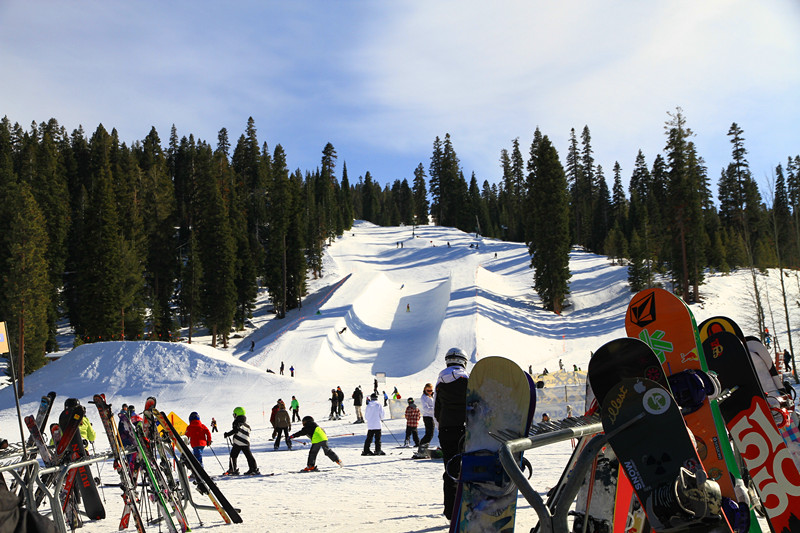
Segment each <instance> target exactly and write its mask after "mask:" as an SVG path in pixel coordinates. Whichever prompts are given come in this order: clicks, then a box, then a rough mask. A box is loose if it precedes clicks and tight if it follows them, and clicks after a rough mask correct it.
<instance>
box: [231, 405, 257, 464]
mask: <svg viewBox="0 0 800 533" xmlns="http://www.w3.org/2000/svg"><path fill="white" fill-rule="evenodd" d="M224 436H225V438H226V439H227V438H229V437H233V439H232V442H233V446H231V456H230V465H229V467H228V471H227V472H226V473H227V474H228V475H230V476H238V475H239V469H238V468H236V459H237V458H238V457H239V453H243V454H244V456H245V458H246V459H247V466H248V470H247V472H245V475H246V476H251V475H254V474H259V473H260V472H259V471H258V465H257V464H256V459H255V457H253V453H252V452H251V451H250V426H249V425H248V424H247V417H246V416H245V414H244V408H242V407H237V408H235V409H234V410H233V424H232V427H231V430H230V431H226V432H225V433H224Z"/></svg>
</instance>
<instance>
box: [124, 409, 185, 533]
mask: <svg viewBox="0 0 800 533" xmlns="http://www.w3.org/2000/svg"><path fill="white" fill-rule="evenodd" d="M122 421H123V424H125V427H126V429H127V430H128V431H129V432H130V434H131V435H132V436H133V438H134V439H135V440H136V449H137V450H138V452H139V460H140V461H141V463H142V465H143V466H144V469H145V472H146V473H147V479H148V481H149V483H150V487H151V488H152V491H153V494H154V495H155V497H156V499H157V500H158V509H159V512H160V514H161V516H162V517H163V518H164V523H165V524H166V525H167V529H168V530H169V532H170V533H177V531H178V526H176V525H175V520H173V517H172V514H171V511H170V508H172V510H173V511H174V512H175V515H176V516H175V518H177V519H178V522H179V523H180V527H181V530H182V531H188V530H189V528H188V524H187V523H186V518H185V517H184V516H183V509H182V508H181V507H180V504H179V503H178V502H175V501H174V500H173V498H172V497H171V494H170V492H169V488H168V487H167V486H166V483H165V481H164V478H163V476H161V475H160V473H161V472H160V471H159V470H158V466H157V465H156V462H155V460H153V458H152V455H151V454H150V451H149V449H148V448H147V442H146V439H145V436H144V432H143V430H142V423H141V422H139V423H137V424H136V425H135V426H134V424H133V422H132V421H131V420H130V419H129V418H127V417H125V418H122Z"/></svg>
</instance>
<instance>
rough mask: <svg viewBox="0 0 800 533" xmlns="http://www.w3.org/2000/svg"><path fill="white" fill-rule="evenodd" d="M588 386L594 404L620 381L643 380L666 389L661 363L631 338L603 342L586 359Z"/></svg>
mask: <svg viewBox="0 0 800 533" xmlns="http://www.w3.org/2000/svg"><path fill="white" fill-rule="evenodd" d="M588 374H589V384H590V385H591V387H592V391H593V392H594V396H595V398H596V399H597V403H598V405H603V401H604V400H605V397H606V394H607V393H608V391H609V389H611V388H612V387H613V386H614V385H615V384H616V383H617V382H618V381H619V380H620V379H623V378H647V379H650V380H652V381H655V382H656V383H658V384H659V385H661V386H662V387H664V388H665V389H667V390H669V385H668V384H667V378H666V377H665V375H664V369H663V368H662V367H661V362H660V361H659V360H658V357H657V356H656V354H655V353H654V352H653V349H652V348H650V347H649V346H648V345H647V344H645V343H644V342H643V341H640V340H639V339H634V338H632V337H622V338H620V339H614V340H613V341H610V342H607V343H605V344H604V345H602V346H601V347H600V348H598V349H597V350H595V352H594V354H593V355H592V358H591V359H589V372H588Z"/></svg>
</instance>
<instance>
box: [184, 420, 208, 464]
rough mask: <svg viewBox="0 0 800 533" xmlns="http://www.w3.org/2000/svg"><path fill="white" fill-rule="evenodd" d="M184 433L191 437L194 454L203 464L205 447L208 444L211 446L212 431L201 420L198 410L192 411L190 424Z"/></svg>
mask: <svg viewBox="0 0 800 533" xmlns="http://www.w3.org/2000/svg"><path fill="white" fill-rule="evenodd" d="M183 434H184V435H186V436H187V437H189V445H190V446H191V447H192V454H193V455H194V456H195V457H196V458H197V461H198V462H199V463H200V464H201V465H202V464H203V449H204V448H205V447H206V446H211V432H210V431H209V430H208V428H207V427H206V426H205V424H203V423H202V422H200V415H198V414H197V411H192V413H191V414H190V415H189V425H188V426H186V430H185V431H184V432H183Z"/></svg>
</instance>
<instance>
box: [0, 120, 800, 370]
mask: <svg viewBox="0 0 800 533" xmlns="http://www.w3.org/2000/svg"><path fill="white" fill-rule="evenodd" d="M668 116H669V118H668V120H667V121H666V123H665V134H666V140H665V146H664V150H663V153H659V154H656V155H655V156H654V157H653V159H652V161H651V162H648V161H647V159H646V157H645V155H644V154H643V153H642V151H641V150H639V152H638V154H637V155H636V157H635V160H634V163H633V168H632V170H631V171H630V174H629V185H628V188H627V193H626V190H625V188H624V187H623V185H622V177H623V169H622V166H621V165H620V164H619V163H618V162H616V163H615V164H614V166H613V167H612V169H611V176H610V181H611V183H612V187H611V189H609V187H608V178H607V177H606V172H605V171H604V169H603V168H602V167H601V166H600V165H599V164H597V163H596V161H595V157H594V151H593V149H592V141H591V133H590V131H589V128H588V126H585V127H584V128H583V129H582V131H581V132H580V135H578V134H577V133H576V131H575V130H574V129H573V130H571V132H570V137H569V143H568V146H567V147H566V150H565V157H564V160H563V163H562V161H561V158H560V157H559V154H558V151H557V150H556V148H555V147H554V146H553V144H552V142H551V141H550V140H549V138H548V137H547V136H546V135H543V134H542V133H541V132H540V131H539V129H538V128H537V129H536V130H535V131H534V134H533V138H532V140H531V144H530V147H529V148H528V149H527V157H526V156H523V148H522V145H521V143H520V140H519V139H518V138H517V139H514V140H513V141H512V143H511V146H510V147H509V148H504V149H502V150H501V151H500V156H499V168H500V171H501V173H502V174H501V179H500V180H499V181H498V182H496V183H489V181H488V180H483V181H482V184H481V185H479V181H478V178H477V177H476V175H475V173H474V172H473V173H472V174H471V176H470V179H469V181H467V180H466V178H465V175H464V171H463V169H462V166H461V163H460V161H459V158H458V156H457V154H456V150H455V148H454V146H453V142H452V139H451V138H450V135H449V134H445V135H444V137H443V138H440V137H436V139H435V140H434V142H433V147H432V152H431V157H430V160H429V162H428V165H427V169H426V166H425V165H424V164H423V163H422V162H420V164H419V165H418V166H417V167H416V168H415V169H414V170H413V177H410V180H409V179H402V180H395V181H394V182H393V183H391V184H388V183H387V184H386V185H384V186H383V187H381V185H380V184H379V183H378V182H377V181H376V180H375V179H374V178H373V177H372V176H371V174H370V172H366V173H365V174H364V176H359V177H358V179H357V180H356V182H355V183H353V184H351V182H350V180H349V177H348V174H347V165H346V163H344V164H342V166H341V172H339V171H338V169H337V154H336V150H335V148H334V147H333V145H332V144H330V143H328V144H326V145H325V146H324V148H323V149H322V153H321V159H320V165H319V166H318V167H317V168H316V169H314V170H305V171H303V170H300V169H296V170H294V171H292V170H290V169H289V168H288V166H287V162H286V153H285V152H284V150H283V148H282V146H281V145H280V144H277V145H275V147H274V148H273V149H269V147H268V146H267V143H266V142H264V143H261V142H259V140H258V138H257V131H256V127H255V123H254V121H253V119H252V118H251V119H249V120H248V121H247V124H246V127H245V131H244V133H243V134H242V135H241V136H240V137H239V138H238V140H237V141H236V143H235V145H234V144H233V143H232V142H231V141H230V139H229V137H228V132H227V130H226V129H225V128H223V129H221V130H220V131H219V133H218V136H217V139H216V143H214V144H213V145H212V144H211V143H209V142H207V141H204V140H200V139H195V138H194V136H193V135H188V136H183V137H180V138H179V137H178V134H177V131H176V128H175V127H174V126H173V128H172V130H171V132H170V137H169V140H168V142H167V144H166V146H164V145H162V142H161V139H160V138H159V135H158V133H157V132H156V130H155V129H152V130H151V131H150V132H149V134H148V135H147V136H146V137H145V138H144V139H142V140H141V141H136V142H133V143H132V144H131V145H130V146H128V145H127V144H126V143H124V142H121V141H120V139H119V136H118V134H117V132H116V130H114V129H112V130H111V131H110V132H109V131H108V130H106V129H105V127H104V126H103V125H99V126H98V127H97V129H96V130H95V131H94V133H92V134H91V135H90V136H88V135H87V134H86V133H85V132H84V131H83V129H82V128H78V129H76V130H74V131H73V132H71V133H68V132H67V131H66V129H65V128H64V127H62V126H60V125H59V124H58V122H57V121H56V120H55V119H51V120H49V121H47V122H42V123H38V124H37V123H36V122H34V123H32V124H31V126H30V128H29V129H27V130H26V129H24V128H22V127H21V126H20V125H19V124H13V125H12V124H11V123H10V122H9V120H8V119H7V118H3V119H2V121H0V190H2V191H3V194H4V201H3V202H0V235H2V238H0V317H3V318H4V319H5V320H6V322H7V324H8V327H9V333H10V335H9V337H10V340H11V345H12V347H13V349H14V350H15V353H20V362H21V363H23V362H24V366H23V367H22V368H23V370H24V372H25V373H28V372H30V371H32V370H35V369H36V368H38V367H40V366H42V365H43V364H44V362H45V354H46V353H47V352H50V351H54V350H56V349H57V348H58V346H57V343H56V324H57V322H58V321H59V320H60V319H61V317H68V319H69V322H70V325H71V326H72V328H73V329H74V331H75V334H76V339H77V341H76V342H96V341H104V340H119V339H156V340H171V339H174V338H175V337H176V335H177V332H178V330H179V329H181V328H185V329H186V331H188V336H189V340H191V336H192V335H193V334H194V331H195V329H196V328H197V327H198V326H203V327H207V328H208V329H209V330H210V331H211V333H212V339H213V341H212V342H213V343H214V344H215V345H216V343H217V342H218V341H219V342H222V343H223V345H227V342H228V337H229V335H230V332H231V331H235V330H237V329H241V328H243V327H244V325H245V322H246V321H247V319H248V318H249V317H250V316H251V314H252V310H253V308H254V302H255V300H256V297H257V294H258V289H259V288H260V287H263V288H265V289H266V290H267V291H268V294H269V298H270V300H271V302H272V304H273V306H274V310H275V313H276V314H277V316H279V317H283V316H284V315H285V314H286V312H287V311H288V310H291V309H293V308H296V307H298V306H301V305H302V297H303V296H304V295H305V293H306V285H305V280H306V279H307V276H309V275H311V276H314V277H319V276H321V275H322V256H323V250H324V247H325V246H326V245H327V244H329V243H330V242H332V241H333V240H334V239H335V238H336V237H337V236H340V235H342V234H343V232H344V231H347V230H348V229H349V228H350V227H351V225H352V222H353V220H354V219H364V220H368V221H370V222H373V223H376V224H379V225H400V224H406V225H411V224H427V223H428V222H429V220H433V222H435V223H437V224H439V225H443V226H452V227H456V228H459V229H462V230H464V231H467V232H475V233H476V234H481V235H485V236H488V237H496V238H501V239H505V240H510V241H518V242H525V243H526V244H527V245H528V247H529V252H530V254H531V267H532V268H533V276H534V288H535V290H536V291H537V292H538V293H539V295H540V296H541V298H542V301H543V304H544V306H545V307H546V308H548V309H550V310H553V311H555V312H560V311H561V309H562V307H563V305H564V303H565V299H566V297H567V294H568V282H569V276H570V274H569V268H568V253H569V250H570V246H573V245H577V246H580V247H583V248H584V249H586V250H589V251H592V252H597V253H601V254H606V255H609V256H610V257H611V258H613V259H615V260H616V259H620V260H622V259H623V258H624V259H625V261H626V262H627V263H628V265H629V267H628V269H629V279H630V283H631V288H632V290H639V289H641V288H644V287H648V286H652V285H653V284H654V283H655V281H654V280H655V277H656V275H661V276H667V277H668V278H670V279H672V280H673V282H674V286H675V287H676V288H677V292H678V293H679V294H680V295H681V296H682V297H684V299H686V300H687V301H693V300H696V299H697V298H698V297H699V289H698V287H699V285H700V284H701V283H702V281H703V274H704V272H705V271H707V270H708V269H709V268H710V269H714V270H718V271H723V272H725V271H729V270H731V269H734V268H738V267H742V266H746V267H750V268H751V269H764V268H768V267H775V266H780V267H795V268H796V267H798V266H800V156H794V157H789V158H788V159H787V162H786V166H785V167H783V166H782V165H781V164H778V165H777V166H776V167H775V173H774V179H773V180H772V183H771V190H770V191H769V193H770V198H769V202H765V201H764V200H763V198H762V196H761V193H760V191H759V188H758V185H757V183H756V181H755V179H754V178H753V176H752V174H751V172H750V169H749V165H748V162H747V150H746V147H745V138H744V132H743V131H742V129H741V128H740V127H739V126H738V125H737V124H735V123H734V124H732V125H731V127H730V129H729V131H728V132H727V135H728V137H729V139H730V142H731V160H730V163H729V164H728V165H727V167H726V168H725V169H722V171H721V175H720V177H719V180H718V184H717V196H716V203H715V202H714V200H715V198H714V196H713V193H712V190H711V186H710V180H709V176H708V169H707V168H706V166H705V163H704V161H703V158H702V157H701V156H700V155H699V154H698V153H697V148H696V146H695V144H694V142H693V141H692V136H693V133H692V131H691V129H690V128H689V127H688V125H687V120H686V117H685V116H684V114H683V112H682V110H681V109H680V108H678V109H676V110H675V112H672V113H669V114H668ZM22 354H24V355H25V357H24V361H23V359H22V357H21V355H22ZM20 366H21V365H20Z"/></svg>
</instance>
